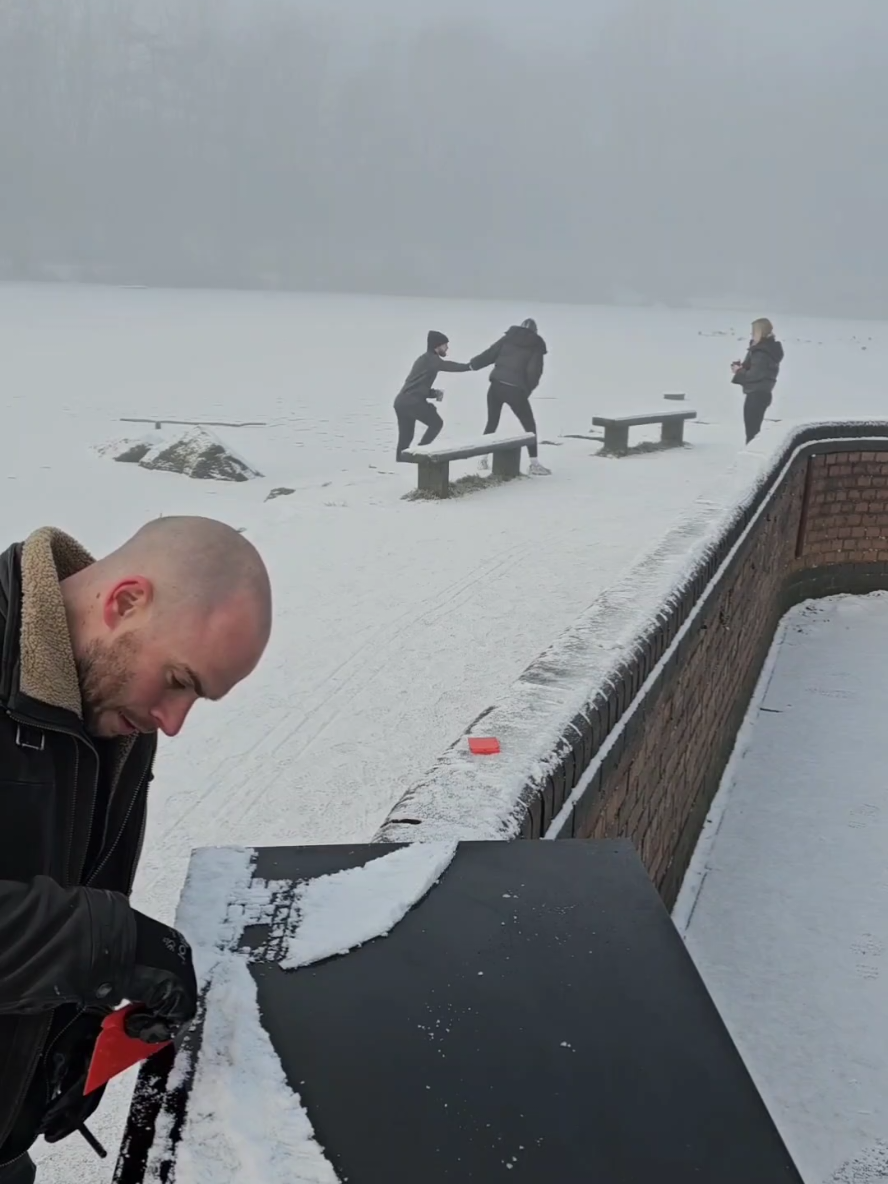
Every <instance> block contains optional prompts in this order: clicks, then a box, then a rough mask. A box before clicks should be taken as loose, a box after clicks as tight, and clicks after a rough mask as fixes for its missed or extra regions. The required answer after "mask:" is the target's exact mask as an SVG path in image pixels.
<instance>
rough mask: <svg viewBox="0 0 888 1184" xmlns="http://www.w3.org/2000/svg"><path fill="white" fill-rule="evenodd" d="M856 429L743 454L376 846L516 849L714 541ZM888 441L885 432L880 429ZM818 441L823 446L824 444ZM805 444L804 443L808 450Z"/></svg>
mask: <svg viewBox="0 0 888 1184" xmlns="http://www.w3.org/2000/svg"><path fill="white" fill-rule="evenodd" d="M824 426H826V427H829V428H833V427H834V428H835V429H836V435H837V438H847V437H843V436H842V432H843V431H844V432H846V433H847V431H848V430H849V428H852V429H853V428H855V427H860V429H861V431H862V432H865V431H866V430H867V429H870V430H872V429H873V427H874V426H875V425H874V424H873V423H872V422H868V421H860V422H859V423H858V421H854V422H853V423H852V422H851V421H849V422H847V423H842V424H832V423H829V424H827V425H824V424H823V423H820V424H815V423H795V424H792V425H789V427H788V430H787V431H786V432H784V433H782V434H776V433H774V434H772V433H767V434H766V435H764V436H762V437H759V440H758V441H756V445H758V447H756V445H753V446H750V447H748V448H747V449H746V450H745V451H744V452H741V453H740V454H739V455H738V457H737V459H736V461H735V462H734V464H733V465H732V466H731V468H730V469H729V470H728V471H727V473H725V474H724V475H723V476H722V477H721V478H720V479H719V481H718V482H717V483H715V484H714V485H713V486H712V487H711V488H709V489H708V490H706V491H705V492H704V494H702V495H701V496H700V497H699V498H697V499H696V502H695V503H694V508H693V510H692V511H691V512H690V513H689V514H688V515H687V516H686V517H685V518H684V520H683V521H681V522H679V523H678V524H677V525H676V526H675V527H673V528H672V530H670V531H669V532H668V534H667V535H666V536H665V537H664V538H663V539H662V540H661V541H660V543H659V544H657V546H655V547H654V548H653V549H652V550H651V551H650V552H649V553H648V554H647V555H645V556H644V558H643V559H642V560H641V561H640V562H639V563H638V564H637V565H636V566H635V567H634V568H633V569H632V570H631V571H629V572H628V573H627V575H626V576H625V577H624V578H623V579H621V580H620V581H619V582H617V583H616V584H614V585H613V586H612V587H611V588H609V589H607V591H605V592H604V593H603V594H602V595H601V596H599V597H598V599H597V600H596V601H595V602H594V603H593V604H592V605H591V607H590V608H589V609H588V610H587V611H586V612H585V613H584V614H583V616H582V617H580V619H579V620H578V621H577V622H576V624H575V625H573V626H572V628H570V629H569V630H568V631H567V632H566V633H564V634H562V636H561V637H560V638H559V639H558V640H557V641H556V642H555V643H554V644H553V645H551V646H550V647H549V648H548V649H547V650H546V651H545V652H544V653H543V654H541V655H540V657H539V658H537V659H536V661H534V662H533V663H532V664H531V665H530V666H529V667H528V668H527V669H526V670H525V671H524V673H523V674H522V675H521V676H520V677H519V679H518V680H517V682H515V683H514V684H513V686H512V687H511V688H510V690H509V692H508V693H507V694H506V696H505V697H504V699H503V700H502V701H501V702H500V703H499V704H497V705H495V706H493V707H490V708H489V709H488V710H487V711H485V712H483V713H482V714H481V716H479V717H478V719H476V720H475V722H474V723H473V724H471V725H470V726H469V728H468V729H467V733H466V735H463V736H461V737H459V738H458V739H457V740H456V741H455V743H454V744H453V746H452V747H451V748H450V749H448V750H447V752H445V753H444V754H443V755H442V756H441V757H440V758H439V759H438V761H437V762H436V764H435V765H434V766H433V768H432V769H431V770H430V771H429V772H428V773H427V774H426V775H425V776H424V777H423V778H422V779H421V780H420V781H418V782H417V783H416V784H415V785H413V786H412V787H411V788H410V789H409V790H408V791H407V793H406V794H404V796H403V797H402V798H401V800H400V801H399V802H397V803H396V805H395V806H394V807H393V809H392V810H391V812H390V813H389V816H388V818H387V820H386V822H385V823H384V824H383V826H382V827H381V828H380V830H379V832H378V834H377V835H376V841H380V840H381V841H385V842H394V843H397V842H412V841H414V840H416V839H419V838H422V840H423V841H429V840H446V839H457V840H460V841H465V840H485V839H512V838H515V837H516V836H517V834H518V833H519V829H520V826H521V821H522V818H523V815H524V805H523V803H524V800H525V798H526V793H527V789H528V786H531V785H540V784H542V783H543V782H544V781H545V778H546V776H547V775H548V773H549V772H551V770H552V769H553V767H554V765H555V763H556V750H557V748H558V746H559V743H560V742H561V741H562V738H563V736H564V734H565V732H566V730H567V729H568V727H569V725H570V721H571V720H572V719H574V718H575V717H576V716H577V715H579V714H580V713H581V712H583V710H584V708H585V707H586V705H587V704H588V703H589V702H590V699H591V698H592V697H593V696H594V693H595V690H596V689H597V688H605V687H607V685H608V681H609V680H612V679H613V678H614V677H615V675H616V673H617V671H618V670H619V668H620V667H621V666H622V665H625V663H626V662H627V661H628V660H629V659H630V658H631V657H632V656H633V653H634V649H635V645H636V643H637V641H638V639H639V637H640V636H641V635H643V634H644V633H645V632H646V631H647V630H648V629H650V628H652V627H653V626H654V625H655V624H656V622H657V621H658V619H659V618H660V617H661V616H662V614H663V611H664V607H665V606H668V605H669V603H670V602H671V600H672V599H673V598H675V596H676V595H677V594H678V593H679V592H680V590H681V588H682V586H683V585H684V583H685V582H686V581H687V579H688V578H689V576H690V575H691V573H692V572H693V571H694V570H695V568H696V567H697V565H698V563H700V562H701V561H702V560H703V559H705V558H706V556H707V553H708V552H710V551H711V549H712V547H713V545H714V543H715V542H716V540H717V539H718V538H719V537H720V536H721V534H722V533H723V532H724V531H726V530H727V529H728V528H729V527H730V526H731V524H732V523H733V522H734V521H736V520H737V519H738V517H739V516H740V515H741V514H742V513H743V511H744V509H745V507H746V506H747V505H749V503H750V502H752V501H753V500H754V498H755V497H756V495H757V494H758V493H759V492H760V490H761V488H762V487H763V486H764V485H765V484H767V483H770V481H772V480H773V479H774V477H775V471H776V473H777V478H778V479H779V474H780V473H781V472H783V471H785V470H786V469H787V468H788V467H789V466H790V465H791V464H792V463H793V461H794V459H795V456H796V452H797V451H798V449H791V448H790V445H791V441H792V439H793V438H794V437H795V436H796V435H797V434H798V433H799V432H800V431H801V430H803V429H805V428H812V427H819V428H820V429H821V430H822V429H823V428H824ZM881 427H882V429H883V431H888V424H883V425H881ZM820 443H826V441H825V440H823V441H820ZM801 447H804V445H799V448H801ZM472 734H476V735H484V736H495V737H496V738H497V739H498V740H499V742H500V746H501V752H500V754H499V755H498V756H493V757H490V756H473V755H472V754H471V753H470V752H469V750H468V743H467V739H466V737H467V736H468V735H472Z"/></svg>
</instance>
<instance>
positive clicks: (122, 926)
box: [0, 518, 271, 1184]
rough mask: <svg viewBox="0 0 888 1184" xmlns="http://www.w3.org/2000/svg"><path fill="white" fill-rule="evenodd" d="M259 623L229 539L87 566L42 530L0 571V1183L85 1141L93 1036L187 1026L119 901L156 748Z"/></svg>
mask: <svg viewBox="0 0 888 1184" xmlns="http://www.w3.org/2000/svg"><path fill="white" fill-rule="evenodd" d="M270 625H271V594H270V587H269V582H268V575H267V572H266V570H265V567H264V565H263V563H262V560H261V558H260V557H259V554H258V552H257V551H256V550H255V548H254V547H253V546H252V544H250V543H249V542H248V541H247V540H246V539H244V538H243V536H242V535H240V534H238V532H237V531H235V530H233V529H232V528H231V527H229V526H226V525H224V524H223V523H221V522H215V521H213V520H211V519H206V518H161V519H158V520H157V521H155V522H152V523H149V524H148V525H147V526H145V527H143V528H142V529H141V530H140V531H139V532H138V533H137V534H136V535H135V536H134V537H133V538H132V539H131V540H130V541H129V542H128V543H125V544H124V545H123V547H121V548H120V549H119V550H117V551H115V552H114V553H113V554H111V555H109V556H107V557H105V558H103V559H100V560H98V561H94V560H93V558H92V557H91V556H90V555H89V554H88V553H87V552H86V551H85V550H84V549H83V548H82V547H81V546H80V545H79V544H78V543H76V542H75V541H74V540H73V539H72V538H70V537H69V536H68V535H66V534H63V533H62V532H61V531H58V530H52V529H48V528H45V529H41V530H38V531H36V532H35V533H34V534H32V535H31V536H30V537H29V538H28V539H26V540H25V541H24V542H23V543H16V544H14V545H13V546H11V547H9V549H8V550H7V551H5V552H4V553H3V554H2V555H0V1182H2V1184H30V1182H31V1181H32V1180H34V1178H35V1169H34V1165H33V1162H32V1160H31V1158H30V1156H29V1154H28V1151H29V1148H30V1147H31V1145H32V1144H33V1143H34V1141H35V1140H36V1138H37V1137H38V1135H40V1134H42V1135H43V1136H44V1137H45V1138H46V1140H47V1141H48V1142H53V1143H54V1142H57V1141H59V1140H60V1139H64V1138H66V1137H67V1136H68V1135H70V1134H73V1133H74V1132H76V1131H80V1132H81V1133H83V1131H84V1130H86V1127H85V1124H86V1122H87V1120H88V1119H89V1117H90V1116H91V1114H92V1113H93V1112H94V1111H95V1109H96V1108H97V1106H98V1105H99V1103H100V1101H101V1098H102V1092H103V1091H102V1090H101V1089H99V1090H96V1091H94V1092H92V1093H90V1094H89V1095H87V1096H86V1097H84V1093H83V1089H84V1084H85V1080H86V1073H87V1069H88V1066H89V1062H90V1059H91V1056H92V1052H93V1048H94V1046H95V1041H96V1038H97V1035H98V1033H99V1028H100V1025H101V1022H102V1019H103V1018H104V1016H105V1015H107V1014H108V1012H109V1011H111V1010H112V1009H114V1008H116V1007H117V1006H118V1005H119V1004H120V1003H121V1002H122V1001H124V1000H128V1001H130V1002H133V1003H139V1004H141V1005H142V1010H141V1013H140V1014H139V1016H138V1018H136V1017H135V1016H134V1017H131V1024H130V1028H129V1031H130V1034H131V1035H137V1036H141V1037H142V1038H143V1039H146V1040H149V1041H153V1042H158V1041H161V1040H164V1039H167V1038H170V1037H174V1036H175V1035H176V1034H177V1033H178V1032H180V1031H181V1030H182V1029H183V1028H184V1027H185V1026H187V1025H188V1023H189V1022H190V1021H191V1020H192V1018H193V1017H194V1015H195V1011H196V1006H197V983H196V981H195V973H194V968H193V965H192V958H191V950H190V947H189V945H188V942H187V941H186V939H185V938H184V937H183V936H182V935H181V934H180V933H178V932H177V931H176V930H175V929H171V928H170V927H169V926H167V925H165V924H162V923H161V922H160V921H157V920H155V919H154V918H152V917H149V916H146V915H145V914H144V913H141V912H138V911H137V910H136V909H134V908H132V906H131V905H130V901H129V895H130V890H131V888H132V884H133V877H134V875H135V872H136V865H137V863H138V860H139V854H140V850H141V845H142V836H143V833H144V828H145V814H146V804H147V793H148V785H149V782H150V781H151V779H152V769H153V765H154V757H155V752H156V749H157V739H156V737H157V732H158V731H161V732H163V733H165V734H166V735H167V736H175V735H176V734H177V733H178V732H179V730H180V728H181V727H182V725H183V723H184V722H185V718H186V716H187V715H188V712H189V711H190V709H191V707H192V706H193V704H194V703H195V701H196V700H197V699H198V698H201V697H205V698H208V699H218V698H220V697H221V696H222V695H224V694H226V693H227V691H229V690H230V689H231V687H232V686H233V685H234V684H235V683H237V682H239V681H240V680H241V679H242V678H244V677H245V676H246V675H247V674H249V673H250V672H251V671H252V669H253V668H254V667H255V665H256V663H257V662H258V660H259V657H260V656H261V654H262V651H263V650H264V648H265V644H266V641H267V639H268V634H269V629H270Z"/></svg>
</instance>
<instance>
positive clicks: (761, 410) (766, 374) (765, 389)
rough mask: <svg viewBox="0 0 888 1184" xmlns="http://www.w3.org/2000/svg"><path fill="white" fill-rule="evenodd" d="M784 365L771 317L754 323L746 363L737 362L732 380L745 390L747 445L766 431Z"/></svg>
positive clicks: (744, 414) (734, 365) (744, 418)
mask: <svg viewBox="0 0 888 1184" xmlns="http://www.w3.org/2000/svg"><path fill="white" fill-rule="evenodd" d="M782 361H783V346H782V345H781V344H780V342H779V341H777V339H776V338H775V337H774V326H773V325H772V324H771V322H770V321H769V320H768V318H767V317H759V319H758V320H757V321H753V322H752V340H751V341H750V343H749V349H748V350H747V351H746V357H745V359H744V360H743V361H742V362H733V363H732V364H731V370H732V371H733V372H734V377H733V379H732V380H731V381H732V382H734V383H736V384H737V386H740V387H742V388H743V394H744V396H745V398H744V401H743V422H744V424H745V425H746V443H747V444H748V443H749V442H750V440H754V439H755V437H756V436H757V435H758V434H759V432H760V431H761V430H762V423H763V422H764V418H765V412H766V411H767V410H768V408H769V407H770V406H771V397H772V395H773V393H774V384H775V383H776V382H777V375H778V374H779V373H780V363H781V362H782Z"/></svg>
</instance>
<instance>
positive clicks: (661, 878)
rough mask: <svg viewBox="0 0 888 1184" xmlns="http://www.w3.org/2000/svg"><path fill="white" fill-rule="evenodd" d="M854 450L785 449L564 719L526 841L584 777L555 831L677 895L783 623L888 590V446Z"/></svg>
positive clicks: (840, 446)
mask: <svg viewBox="0 0 888 1184" xmlns="http://www.w3.org/2000/svg"><path fill="white" fill-rule="evenodd" d="M881 429H882V430H883V431H886V429H885V427H884V425H881ZM830 434H832V433H830ZM808 435H809V437H810V436H812V435H813V436H815V437H816V432H815V431H813V430H812V429H809V431H808ZM863 443H864V444H868V445H869V447H867V448H864V447H862V442H861V440H860V439H857V440H854V439H853V438H852V439H851V440H849V441H847V442H844V441H843V442H841V443H830V444H829V446H828V448H829V450H828V451H819V450H818V446H817V443H816V438H815V441H814V442H812V443H805V441H804V440H799V439H796V440H795V441H793V442H792V444H791V447H790V448H788V450H787V454H785V457H784V458H781V460H780V463H777V464H775V466H774V470H773V472H772V474H771V479H770V481H769V482H766V483H765V485H764V486H763V488H762V489H761V490H760V491H759V492H758V494H757V497H756V499H755V500H754V501H753V502H751V503H750V505H749V506H748V507H745V508H741V510H740V512H739V513H738V520H737V522H735V523H734V524H733V525H732V527H731V528H730V530H728V531H726V533H725V536H724V537H723V538H721V539H719V540H716V542H715V544H714V545H713V548H712V552H711V554H710V555H709V556H708V557H707V559H706V560H705V561H704V563H703V564H702V565H701V568H700V570H698V571H697V572H694V573H692V574H691V576H690V577H689V578H688V581H687V583H686V585H685V587H684V588H682V589H681V590H679V591H678V593H677V595H676V597H675V600H674V602H670V604H669V605H667V606H664V612H663V614H662V615H661V619H660V622H659V623H658V625H657V626H656V628H655V629H654V630H652V631H650V632H649V633H648V634H646V635H645V636H644V637H642V638H640V639H639V643H638V647H637V651H636V656H635V657H634V658H633V659H632V660H631V661H630V662H629V663H628V664H627V666H626V667H625V669H624V670H622V671H620V672H619V675H618V677H617V678H616V679H615V680H614V685H612V686H609V687H608V688H607V690H606V691H605V692H602V691H599V692H597V693H594V694H592V695H591V696H590V703H589V706H588V709H587V710H586V711H584V712H583V713H582V714H581V715H580V716H578V717H577V718H576V719H574V720H573V721H571V724H570V726H569V728H568V729H567V730H566V732H565V736H564V740H563V743H562V745H561V747H560V749H559V761H558V768H557V769H556V770H555V772H554V773H553V774H552V776H550V777H549V778H548V779H547V781H546V784H545V785H544V786H541V787H539V788H538V789H537V790H536V791H535V792H534V793H532V794H531V797H530V801H529V804H528V810H527V818H526V820H525V825H524V829H523V831H522V835H523V837H530V838H532V837H539V836H541V835H542V834H544V833H546V830H547V829H548V827H549V825H550V823H551V820H552V818H553V816H554V815H555V814H556V813H557V812H558V810H559V809H560V808H561V806H562V803H563V802H564V801H565V800H567V798H568V797H569V795H570V793H571V790H572V789H573V788H574V786H576V785H578V784H579V783H580V782H581V779H583V778H585V780H586V781H587V782H588V784H587V785H586V786H585V789H584V791H583V792H582V793H581V794H579V793H578V794H575V795H574V798H575V799H577V800H575V801H574V804H573V806H572V808H571V810H570V814H569V817H568V819H567V821H566V823H565V825H563V826H562V827H561V829H560V831H559V836H558V837H563V838H571V837H575V838H615V837H628V838H630V839H632V841H633V842H634V843H635V845H636V847H637V848H638V850H639V851H640V853H641V855H642V858H643V860H644V862H645V865H646V866H647V868H648V870H649V872H650V874H651V877H652V879H653V880H654V882H655V884H656V885H657V887H658V888H659V889H660V892H661V894H662V895H663V897H664V899H665V900H666V902H667V903H668V904H671V903H672V902H673V901H674V899H675V896H676V894H677V892H678V889H679V887H680V884H681V879H682V877H683V875H684V871H685V869H686V867H687V863H688V860H689V859H690V856H691V854H692V852H693V849H694V845H695V843H696V840H697V835H698V833H699V830H700V826H701V824H702V822H703V820H704V818H705V815H706V812H707V810H708V808H709V805H710V804H711V801H712V798H713V795H714V793H715V791H716V789H717V788H718V784H719V781H720V778H721V775H722V773H723V771H724V767H725V763H726V761H727V758H728V756H729V755H730V751H731V748H732V747H733V743H734V740H735V737H736V734H737V730H738V728H739V726H740V724H741V722H742V720H743V717H744V715H745V712H746V708H747V706H748V703H749V699H750V696H751V694H752V692H753V689H754V687H755V683H756V680H757V678H758V675H759V673H760V671H761V667H762V663H763V662H764V659H765V656H766V654H767V652H768V649H769V647H770V644H771V641H772V639H773V636H774V632H775V629H776V626H777V623H778V621H779V620H780V617H781V616H782V615H783V613H784V612H785V611H786V610H787V609H788V608H789V607H790V605H791V604H793V603H796V602H798V601H799V600H801V599H804V598H806V597H808V596H821V595H828V594H832V593H835V592H839V591H851V592H865V591H871V590H873V589H874V588H883V587H884V588H888V440H886V439H882V440H878V439H873V440H870V439H868V438H866V437H865V436H864V437H863ZM787 464H788V465H789V467H788V468H787Z"/></svg>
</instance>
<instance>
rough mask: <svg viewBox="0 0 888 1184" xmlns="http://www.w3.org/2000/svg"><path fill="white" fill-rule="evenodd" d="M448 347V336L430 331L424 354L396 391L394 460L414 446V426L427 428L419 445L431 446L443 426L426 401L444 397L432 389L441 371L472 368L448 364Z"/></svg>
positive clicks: (436, 412) (465, 364)
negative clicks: (422, 425)
mask: <svg viewBox="0 0 888 1184" xmlns="http://www.w3.org/2000/svg"><path fill="white" fill-rule="evenodd" d="M449 347H450V341H449V339H448V338H447V336H446V335H445V334H444V333H438V332H437V330H435V329H432V330H431V331H430V332H429V334H428V337H427V338H426V351H425V353H424V354H420V355H419V357H418V358H417V359H416V361H415V362H414V363H413V366H412V368H411V370H410V373H409V374H408V375H407V377H406V379H405V380H404V385H403V386H402V387H401V389H400V391H399V392H398V395H397V397H396V399H395V415H396V416H397V418H398V448H397V452H396V454H395V455H396V459H397V460H402V459H403V454H404V453H405V452H406V451H407V449H408V448H409V447H410V445H411V444H412V443H413V433H414V432H415V431H416V425H417V423H422V424H425V429H426V430H425V432H424V433H423V436H422V439H421V440H420V441H419V442H420V444H431V442H432V441H433V440H434V439H435V437H436V436H437V435H438V433H439V432H440V431H441V428H443V426H444V420H443V419H442V418H441V416H440V415H439V414H438V411H437V410H436V408H434V407H433V406H432V405H431V403H430V402H429V399H432V398H434V399H436V400H437V401H438V402H439V403H440V402H441V400H442V399H443V398H444V395H443V394H442V392H441V391H438V390H435V389H434V383H435V379H436V378H437V376H438V375H439V374H440V373H441V372H442V371H445V372H447V373H449V374H462V373H465V372H466V371H467V370H471V368H472V367H471V366H470V365H469V363H468V362H448V361H447V350H448V348H449Z"/></svg>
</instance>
